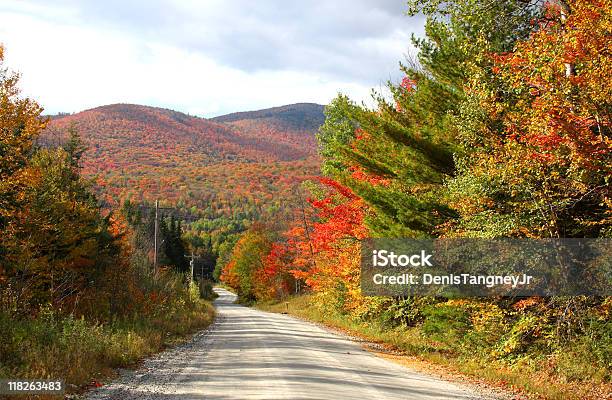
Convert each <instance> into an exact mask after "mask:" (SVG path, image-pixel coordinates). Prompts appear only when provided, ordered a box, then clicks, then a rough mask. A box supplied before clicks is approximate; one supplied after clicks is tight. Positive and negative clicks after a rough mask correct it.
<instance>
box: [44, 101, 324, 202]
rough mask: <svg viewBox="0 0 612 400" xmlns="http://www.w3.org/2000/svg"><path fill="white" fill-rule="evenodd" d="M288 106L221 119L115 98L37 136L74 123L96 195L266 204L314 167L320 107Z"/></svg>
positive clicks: (47, 140) (54, 137) (62, 133)
mask: <svg viewBox="0 0 612 400" xmlns="http://www.w3.org/2000/svg"><path fill="white" fill-rule="evenodd" d="M287 107H289V109H290V110H292V111H291V112H290V113H289V115H290V118H288V117H287V116H286V113H285V109H284V108H280V109H271V110H266V111H259V112H257V113H262V114H261V115H265V118H253V116H252V115H251V114H252V113H248V114H246V115H244V117H245V118H242V115H241V116H237V115H235V114H232V115H230V116H227V118H228V119H229V120H231V123H229V124H225V123H223V122H213V121H211V120H206V119H203V118H197V117H193V116H189V115H186V114H182V113H179V112H175V111H171V110H165V109H159V108H153V107H146V106H137V105H130V104H115V105H109V106H102V107H98V108H94V109H91V110H87V111H83V112H80V113H77V114H74V115H64V116H59V117H54V118H53V119H52V121H51V122H50V124H49V126H48V127H47V129H46V131H45V132H44V133H43V137H42V138H41V140H40V141H41V143H43V144H54V143H62V142H63V141H64V140H65V139H66V135H67V134H66V132H67V131H68V130H69V129H74V130H76V131H77V132H78V133H79V134H80V135H81V137H82V138H83V141H84V143H85V146H86V147H87V151H86V152H85V154H84V156H83V161H82V165H83V171H84V173H85V175H87V176H93V177H95V178H96V183H97V186H99V187H104V190H103V191H101V194H102V195H103V196H104V199H105V200H106V201H107V202H109V203H114V204H117V203H119V202H120V201H122V200H125V199H126V198H130V199H132V200H135V201H144V200H149V201H151V200H153V199H155V198H162V199H164V200H165V201H167V202H168V203H172V204H178V205H179V206H181V207H184V206H188V207H191V206H197V207H198V208H201V209H206V208H208V207H215V208H217V209H220V210H223V211H224V212H230V211H229V209H230V207H232V206H235V205H236V202H237V201H240V202H242V203H244V202H248V203H251V204H252V205H253V206H255V207H264V205H265V206H269V205H271V204H272V202H270V199H271V195H273V194H276V195H280V196H276V197H278V198H280V197H282V194H283V193H282V192H283V191H284V190H287V189H288V188H290V187H291V185H290V184H287V183H288V182H290V181H291V180H292V179H300V178H301V177H302V176H304V175H311V174H316V167H315V165H316V146H315V139H314V133H315V132H316V130H317V129H318V127H319V125H320V123H321V120H322V112H321V109H320V108H321V106H318V105H303V106H300V107H298V108H295V109H293V108H291V107H293V106H287ZM258 115H259V114H258ZM302 117H303V118H302ZM215 120H216V121H223V120H224V117H218V118H216V119H215ZM295 120H299V121H301V122H300V123H299V124H296V122H295Z"/></svg>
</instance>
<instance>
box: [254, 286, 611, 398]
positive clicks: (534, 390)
mask: <svg viewBox="0 0 612 400" xmlns="http://www.w3.org/2000/svg"><path fill="white" fill-rule="evenodd" d="M427 303H429V304H427ZM320 304H321V303H320V301H318V300H317V299H316V295H312V294H311V295H300V296H291V297H288V298H287V299H285V300H283V301H279V300H267V301H259V302H256V303H255V307H257V308H259V309H261V310H264V311H271V312H277V313H287V314H290V315H293V316H297V317H299V318H303V319H306V320H309V321H313V322H317V323H321V324H323V325H326V326H328V327H330V328H333V329H339V330H341V331H343V332H345V333H347V334H349V335H353V336H358V337H361V338H363V339H365V340H367V341H371V342H374V343H379V344H382V345H383V346H388V347H389V350H392V351H393V353H394V354H395V352H399V354H401V356H400V357H393V359H394V360H396V361H399V362H402V357H406V356H407V357H408V358H407V359H406V361H407V363H408V364H409V365H410V366H412V367H414V366H415V363H414V360H412V359H411V358H410V356H413V357H416V358H417V363H416V367H417V368H419V367H425V371H427V364H425V365H421V364H422V363H421V361H425V362H426V363H428V364H433V365H434V367H435V366H441V367H442V368H443V371H444V373H448V374H450V375H456V374H461V375H464V376H467V377H468V379H470V378H477V379H482V380H483V381H485V382H488V383H489V384H492V385H493V386H496V387H500V388H503V389H508V390H512V391H515V392H517V393H520V394H524V395H528V396H529V397H530V398H538V399H540V398H541V399H554V400H572V399H575V400H587V399H592V400H595V399H604V398H607V396H609V393H610V392H611V391H612V385H611V384H610V365H609V362H610V357H611V355H610V348H612V347H611V344H612V340H611V337H610V336H611V334H610V332H611V330H612V327H611V326H610V324H609V323H605V322H602V321H601V319H599V318H597V316H593V318H592V320H591V321H590V324H591V325H590V327H589V328H588V334H586V335H580V336H575V337H573V338H572V339H571V340H568V341H564V342H562V343H559V342H557V343H554V344H553V343H551V341H557V339H556V338H555V333H556V332H554V328H553V327H552V326H546V324H544V323H542V321H543V320H544V318H542V317H540V316H539V315H538V311H540V310H535V309H534V310H532V312H528V313H525V314H526V315H521V314H522V313H520V312H519V310H516V311H515V312H514V313H503V312H502V310H501V309H499V308H498V307H497V306H496V305H495V302H493V301H481V302H476V301H468V300H461V301H458V300H454V301H452V300H451V301H447V302H442V303H441V302H435V301H433V299H423V301H422V303H421V310H420V313H421V317H420V319H421V322H419V323H415V324H412V325H407V324H398V323H397V322H395V321H394V320H395V316H394V315H392V312H388V313H387V314H385V315H377V316H375V315H372V316H370V317H368V318H356V317H355V316H351V315H349V314H347V313H342V312H340V311H338V310H330V309H329V308H326V307H321V306H320ZM389 308H392V307H389ZM413 310H414V309H413ZM504 314H505V315H504ZM512 314H514V315H512ZM533 330H540V332H539V333H538V334H537V337H538V338H539V339H538V338H534V337H533V336H532V335H531V334H530V332H531V331H533ZM509 347H512V348H513V351H512V352H508V349H509ZM501 355H504V356H501ZM434 371H435V372H440V370H438V369H434ZM587 382H588V383H587Z"/></svg>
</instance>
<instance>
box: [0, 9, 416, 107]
mask: <svg viewBox="0 0 612 400" xmlns="http://www.w3.org/2000/svg"><path fill="white" fill-rule="evenodd" d="M404 12H405V2H404V1H403V0H305V1H287V0H200V1H197V0H192V1H189V0H146V1H140V0H135V1H127V0H103V1H101V0H80V1H78V0H53V1H52V0H40V1H36V0H32V1H29V0H2V1H1V2H0V43H3V44H4V46H5V61H6V64H7V65H8V66H9V67H10V68H11V69H13V70H17V71H19V72H21V74H22V80H21V87H22V88H23V92H24V94H25V95H28V96H32V97H34V98H35V99H37V100H38V101H39V102H40V103H41V104H42V105H43V106H44V107H45V109H46V112H47V113H57V112H60V111H62V112H77V111H81V110H84V109H87V108H92V107H96V106H99V105H104V104H111V103H136V104H146V105H152V106H159V107H166V108H171V109H175V110H178V111H183V112H188V113H190V114H194V115H199V116H203V117H211V116H216V115H220V114H225V113H229V112H234V111H244V110H253V109H259V108H265V107H272V106H277V105H282V104H288V103H296V102H316V103H321V104H325V103H327V102H328V101H329V100H330V99H332V98H333V97H334V96H335V95H336V93H337V92H339V91H340V92H343V93H346V94H348V95H350V96H351V97H352V98H354V99H355V100H359V101H361V100H367V99H368V98H369V97H370V92H371V88H377V89H379V88H381V86H382V85H383V84H384V82H385V81H387V80H388V79H391V80H398V79H399V78H400V76H399V71H398V61H400V60H402V59H403V58H404V56H405V55H406V54H410V53H413V52H414V49H412V47H411V45H410V36H411V34H412V33H415V34H417V35H421V34H422V31H423V20H422V19H421V18H411V17H407V16H406V15H405V14H404Z"/></svg>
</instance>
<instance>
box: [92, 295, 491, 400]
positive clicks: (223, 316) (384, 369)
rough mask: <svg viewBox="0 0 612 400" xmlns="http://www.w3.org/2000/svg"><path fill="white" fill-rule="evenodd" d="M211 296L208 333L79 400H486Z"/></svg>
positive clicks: (288, 320)
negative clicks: (213, 307) (212, 317)
mask: <svg viewBox="0 0 612 400" xmlns="http://www.w3.org/2000/svg"><path fill="white" fill-rule="evenodd" d="M216 290H217V292H218V293H219V295H220V297H219V298H218V299H217V300H216V301H215V305H216V307H217V312H218V316H217V319H216V321H215V323H214V324H213V326H212V327H211V328H210V329H209V330H208V331H206V332H203V333H200V334H198V335H196V336H195V337H194V338H193V339H192V340H191V341H190V342H188V343H186V344H184V345H182V346H179V347H178V348H176V349H173V350H169V351H166V352H164V353H162V354H160V355H158V356H156V357H153V358H151V359H149V360H147V361H146V362H145V363H144V364H143V365H142V367H141V368H139V369H138V370H136V371H124V372H123V373H122V376H121V378H119V379H118V380H117V381H115V382H114V383H111V384H109V385H107V386H104V387H101V388H99V389H96V390H95V391H94V392H91V393H90V394H89V395H88V397H87V398H88V399H128V400H129V399H367V400H370V399H411V400H422V399H428V400H431V399H484V398H488V397H483V395H479V394H477V393H475V392H473V391H471V390H470V389H468V388H465V387H462V386H459V385H457V384H453V383H449V382H445V381H443V380H440V379H437V378H434V377H430V376H427V375H423V374H420V373H417V372H414V371H412V370H409V369H406V368H404V367H402V366H400V365H398V364H395V363H392V362H390V361H387V360H385V359H382V358H379V357H376V356H375V355H373V354H371V353H369V352H367V351H364V350H363V349H362V348H361V346H360V345H359V344H358V343H355V342H353V341H351V340H350V339H347V338H345V337H343V336H340V335H337V334H334V333H331V332H329V331H327V330H325V329H323V328H321V327H319V326H317V325H314V324H310V323H307V322H304V321H301V320H298V319H295V318H292V317H289V316H286V315H280V314H271V313H266V312H262V311H258V310H255V309H252V308H247V307H243V306H240V305H237V304H233V302H234V300H235V298H236V297H235V295H233V294H232V293H230V292H228V291H226V290H223V289H216Z"/></svg>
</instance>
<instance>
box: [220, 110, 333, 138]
mask: <svg viewBox="0 0 612 400" xmlns="http://www.w3.org/2000/svg"><path fill="white" fill-rule="evenodd" d="M324 107H325V106H322V105H320V104H315V103H297V104H289V105H286V106H280V107H274V108H267V109H265V110H257V111H242V112H237V113H232V114H227V115H222V116H220V117H215V118H212V119H211V120H212V121H216V122H223V123H230V124H232V125H234V126H243V125H245V124H249V123H251V124H267V125H270V126H275V127H277V128H278V129H279V130H286V131H288V132H312V131H313V130H314V131H316V130H317V129H318V128H319V126H321V125H322V124H323V122H325V115H324V114H323V109H324Z"/></svg>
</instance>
